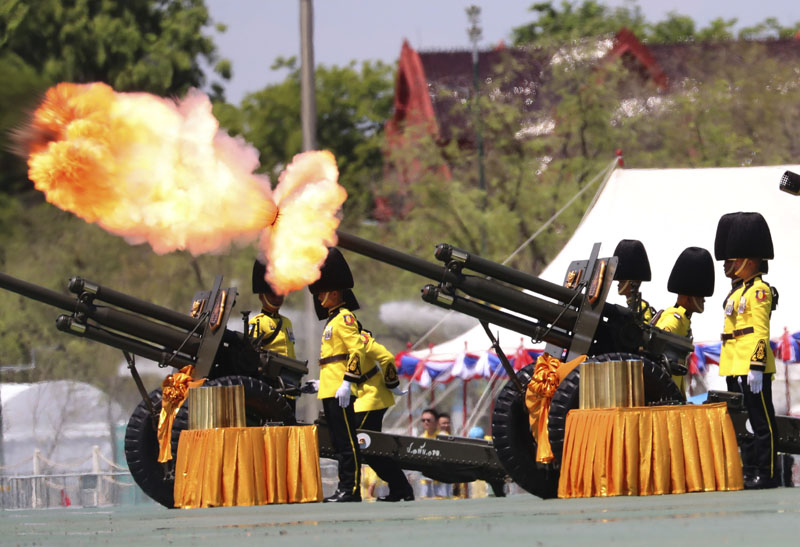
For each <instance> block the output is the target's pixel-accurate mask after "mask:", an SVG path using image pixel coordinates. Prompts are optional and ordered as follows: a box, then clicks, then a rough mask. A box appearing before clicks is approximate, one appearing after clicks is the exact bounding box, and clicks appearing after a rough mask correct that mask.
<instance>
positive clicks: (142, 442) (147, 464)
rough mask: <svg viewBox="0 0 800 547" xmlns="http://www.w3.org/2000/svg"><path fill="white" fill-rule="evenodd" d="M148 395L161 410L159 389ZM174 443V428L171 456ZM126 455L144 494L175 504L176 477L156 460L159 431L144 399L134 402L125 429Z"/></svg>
mask: <svg viewBox="0 0 800 547" xmlns="http://www.w3.org/2000/svg"><path fill="white" fill-rule="evenodd" d="M149 397H150V400H151V401H152V402H153V406H155V409H156V412H157V413H159V412H161V390H160V389H157V390H155V391H153V392H151V393H150V394H149ZM179 435H180V433H179ZM177 447H178V445H177V437H176V436H175V430H174V428H173V437H172V450H173V452H172V453H173V457H174V455H175V454H177ZM125 459H126V460H127V461H128V469H129V470H130V472H131V476H132V477H133V480H134V481H136V484H138V485H139V488H141V489H142V491H143V492H144V493H145V494H147V495H148V496H150V497H151V498H153V499H154V500H155V501H157V502H158V503H160V504H161V505H163V506H165V507H169V508H172V507H174V506H175V500H174V497H173V488H174V485H175V480H174V478H173V477H165V469H164V465H162V464H160V463H159V462H158V435H157V434H156V430H155V428H154V427H153V419H152V417H151V416H150V412H149V411H148V409H147V405H146V404H145V402H144V401H142V402H140V403H139V404H138V405H137V406H136V409H135V410H134V411H133V414H131V417H130V419H129V420H128V427H127V428H126V429H125Z"/></svg>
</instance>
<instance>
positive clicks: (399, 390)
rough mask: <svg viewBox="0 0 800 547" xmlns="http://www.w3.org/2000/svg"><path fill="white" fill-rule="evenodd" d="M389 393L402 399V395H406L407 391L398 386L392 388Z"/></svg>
mask: <svg viewBox="0 0 800 547" xmlns="http://www.w3.org/2000/svg"><path fill="white" fill-rule="evenodd" d="M389 391H391V392H392V393H394V394H395V395H397V396H398V397H402V396H403V395H405V394H406V393H408V389H402V388H401V387H400V386H397V387H393V388H392V389H390V390H389Z"/></svg>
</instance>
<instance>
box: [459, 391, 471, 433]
mask: <svg viewBox="0 0 800 547" xmlns="http://www.w3.org/2000/svg"><path fill="white" fill-rule="evenodd" d="M467 382H469V380H461V405H462V408H463V409H464V417H463V419H462V420H461V436H462V437H466V436H467Z"/></svg>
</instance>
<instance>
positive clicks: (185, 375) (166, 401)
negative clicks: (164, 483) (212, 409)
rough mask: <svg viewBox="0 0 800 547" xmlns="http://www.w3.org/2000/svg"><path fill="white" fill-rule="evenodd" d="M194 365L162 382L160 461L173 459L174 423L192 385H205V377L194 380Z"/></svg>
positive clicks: (159, 427)
mask: <svg viewBox="0 0 800 547" xmlns="http://www.w3.org/2000/svg"><path fill="white" fill-rule="evenodd" d="M193 373H194V365H186V366H185V367H183V368H182V369H181V370H180V371H178V372H175V373H173V374H170V375H168V376H167V377H166V378H164V381H163V382H162V383H161V414H160V415H159V417H158V461H159V462H161V463H164V462H168V461H169V460H171V459H172V423H173V422H174V421H175V416H177V415H178V411H179V410H180V409H181V405H182V404H183V402H184V401H185V400H186V394H187V393H188V392H189V388H190V387H197V386H201V385H203V382H205V378H201V379H200V380H192V374H193Z"/></svg>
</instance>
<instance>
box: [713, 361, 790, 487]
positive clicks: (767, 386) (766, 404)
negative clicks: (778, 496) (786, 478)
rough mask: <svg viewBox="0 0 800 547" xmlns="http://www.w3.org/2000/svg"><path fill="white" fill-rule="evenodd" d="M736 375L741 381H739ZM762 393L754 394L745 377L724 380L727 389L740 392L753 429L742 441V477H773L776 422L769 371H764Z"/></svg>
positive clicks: (775, 473)
mask: <svg viewBox="0 0 800 547" xmlns="http://www.w3.org/2000/svg"><path fill="white" fill-rule="evenodd" d="M739 378H741V379H742V383H741V384H740V383H739V380H738V379H739ZM763 378H764V380H763V383H762V388H761V393H753V392H752V391H750V386H749V385H748V384H747V376H728V377H726V378H725V381H726V382H727V384H728V391H734V392H738V393H742V394H743V395H744V406H745V408H746V409H747V416H748V418H749V420H750V427H751V428H752V430H753V439H752V440H750V439H748V440H746V441H743V442H742V444H741V449H742V467H743V470H744V474H745V478H752V477H753V476H755V475H756V474H757V475H761V476H762V477H776V476H777V470H776V467H775V464H776V459H777V452H776V449H775V442H776V440H777V437H778V429H777V426H776V423H775V407H773V406H772V374H766V373H765V374H764V376H763Z"/></svg>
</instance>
